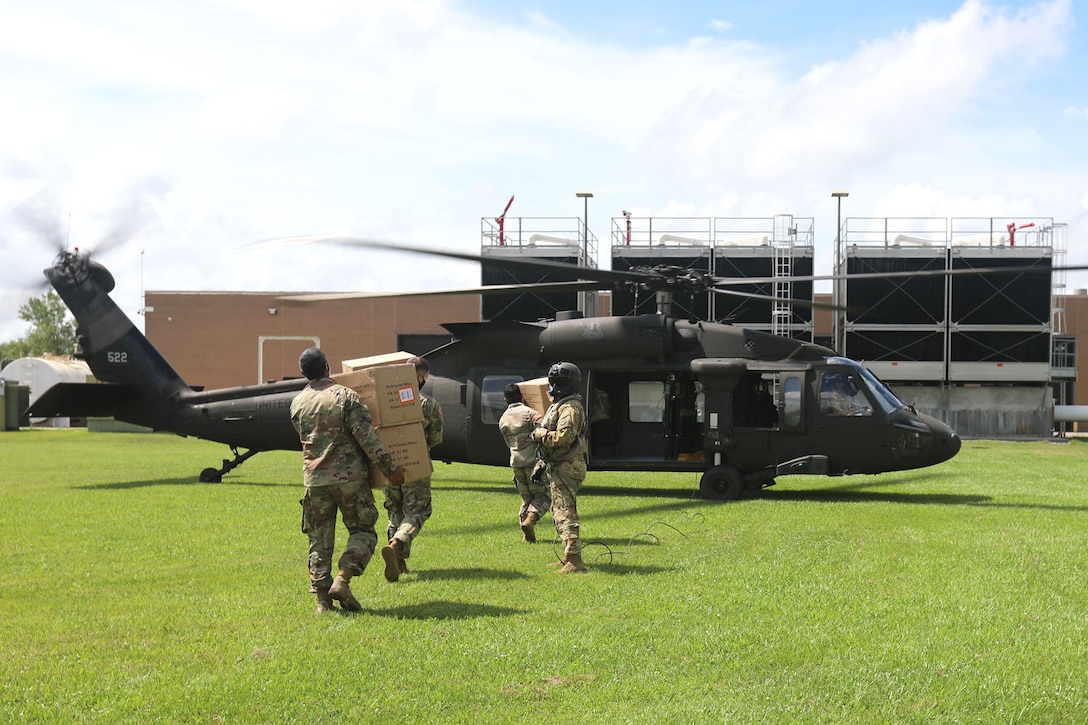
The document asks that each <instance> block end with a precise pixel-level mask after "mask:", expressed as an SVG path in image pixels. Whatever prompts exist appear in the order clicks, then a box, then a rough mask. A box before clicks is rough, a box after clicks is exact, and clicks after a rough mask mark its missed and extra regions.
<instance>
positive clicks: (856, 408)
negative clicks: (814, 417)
mask: <svg viewBox="0 0 1088 725" xmlns="http://www.w3.org/2000/svg"><path fill="white" fill-rule="evenodd" d="M820 412H821V413H823V414H824V415H833V416H836V415H837V416H843V415H849V416H867V415H872V414H873V407H872V405H870V403H869V399H868V398H866V397H865V393H864V392H862V386H860V385H858V380H857V378H855V377H854V376H853V375H851V374H850V373H845V372H827V373H824V375H823V379H822V380H821V381H820Z"/></svg>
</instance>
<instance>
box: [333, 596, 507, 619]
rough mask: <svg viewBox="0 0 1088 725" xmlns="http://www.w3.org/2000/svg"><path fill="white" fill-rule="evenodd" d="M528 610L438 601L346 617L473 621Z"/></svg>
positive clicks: (365, 611)
mask: <svg viewBox="0 0 1088 725" xmlns="http://www.w3.org/2000/svg"><path fill="white" fill-rule="evenodd" d="M527 611H528V610H525V609H515V608H514V607H496V606H494V605H491V604H472V603H467V602H449V601H437V602H427V603H426V604H407V605H404V606H402V607H389V608H387V609H364V610H363V611H362V612H360V613H359V614H357V615H356V614H347V613H344V614H345V616H349V617H352V616H365V615H371V616H375V617H392V618H393V619H418V620H427V619H472V618H475V617H511V616H515V615H520V614H525V613H526V612H527Z"/></svg>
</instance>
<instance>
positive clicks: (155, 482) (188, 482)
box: [72, 476, 302, 491]
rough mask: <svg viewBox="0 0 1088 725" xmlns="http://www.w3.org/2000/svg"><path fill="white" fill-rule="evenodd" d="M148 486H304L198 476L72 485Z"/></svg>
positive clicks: (102, 487)
mask: <svg viewBox="0 0 1088 725" xmlns="http://www.w3.org/2000/svg"><path fill="white" fill-rule="evenodd" d="M148 486H251V487H257V488H274V487H275V488H298V489H300V490H301V488H302V484H301V483H266V482H261V481H231V480H230V479H227V480H224V481H223V482H222V483H204V482H202V481H201V480H200V479H199V478H197V477H196V476H186V477H185V478H156V479H145V480H142V481H115V482H113V483H92V484H87V485H83V486H72V488H73V489H75V490H77V491H79V490H82V491H109V490H115V491H123V490H125V489H129V488H147V487H148Z"/></svg>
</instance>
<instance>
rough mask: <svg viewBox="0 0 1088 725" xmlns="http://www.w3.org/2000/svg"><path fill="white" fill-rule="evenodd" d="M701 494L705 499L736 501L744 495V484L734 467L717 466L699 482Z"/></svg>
mask: <svg viewBox="0 0 1088 725" xmlns="http://www.w3.org/2000/svg"><path fill="white" fill-rule="evenodd" d="M699 492H700V493H702V494H703V497H704V498H712V499H716V500H718V501H736V500H737V499H739V498H740V497H741V494H742V493H744V484H743V483H742V482H741V480H740V473H738V472H737V469H735V468H733V467H732V466H715V467H714V468H711V469H710V470H709V471H707V472H706V473H704V474H703V478H702V479H701V480H700V481H699Z"/></svg>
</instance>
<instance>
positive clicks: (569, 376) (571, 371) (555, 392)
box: [548, 362, 582, 400]
mask: <svg viewBox="0 0 1088 725" xmlns="http://www.w3.org/2000/svg"><path fill="white" fill-rule="evenodd" d="M581 387H582V371H581V370H579V369H578V366H577V365H575V364H574V363H569V362H560V363H556V364H555V365H552V366H551V369H549V370H548V397H549V398H551V399H552V400H559V399H560V398H565V397H567V396H568V395H574V394H575V393H577V392H578V390H579V389H580V388H581Z"/></svg>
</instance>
